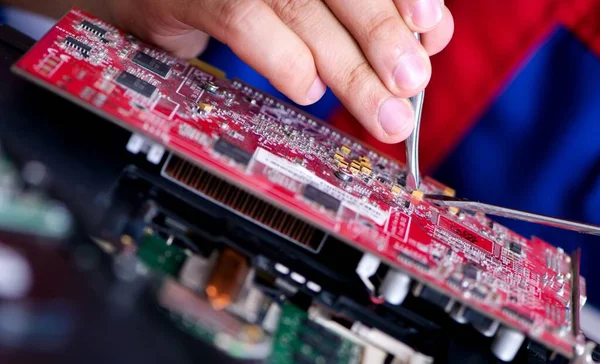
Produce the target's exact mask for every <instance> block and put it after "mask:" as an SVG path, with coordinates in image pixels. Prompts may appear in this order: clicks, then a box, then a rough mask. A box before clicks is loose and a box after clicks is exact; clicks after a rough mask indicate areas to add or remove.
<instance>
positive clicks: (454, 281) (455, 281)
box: [448, 274, 462, 287]
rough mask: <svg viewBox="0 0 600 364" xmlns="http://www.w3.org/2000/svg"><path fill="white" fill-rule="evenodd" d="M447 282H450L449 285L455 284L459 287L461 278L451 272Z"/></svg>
mask: <svg viewBox="0 0 600 364" xmlns="http://www.w3.org/2000/svg"><path fill="white" fill-rule="evenodd" d="M448 283H450V284H451V285H453V286H456V287H461V285H462V279H460V278H459V277H458V276H456V275H454V274H453V275H451V276H450V278H448Z"/></svg>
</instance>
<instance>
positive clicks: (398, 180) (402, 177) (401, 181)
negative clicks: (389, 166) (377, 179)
mask: <svg viewBox="0 0 600 364" xmlns="http://www.w3.org/2000/svg"><path fill="white" fill-rule="evenodd" d="M396 183H397V184H398V185H400V186H402V187H406V172H402V174H401V175H399V176H398V177H397V178H396Z"/></svg>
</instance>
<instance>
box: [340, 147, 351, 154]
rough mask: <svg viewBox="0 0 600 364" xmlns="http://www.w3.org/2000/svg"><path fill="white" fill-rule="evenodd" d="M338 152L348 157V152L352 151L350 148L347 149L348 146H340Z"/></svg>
mask: <svg viewBox="0 0 600 364" xmlns="http://www.w3.org/2000/svg"><path fill="white" fill-rule="evenodd" d="M340 151H341V152H342V153H344V154H345V155H348V154H350V152H351V151H352V149H350V147H349V146H347V145H342V146H341V147H340Z"/></svg>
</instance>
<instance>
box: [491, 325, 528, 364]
mask: <svg viewBox="0 0 600 364" xmlns="http://www.w3.org/2000/svg"><path fill="white" fill-rule="evenodd" d="M523 341H525V336H524V335H523V334H522V333H520V332H518V331H516V330H514V329H509V328H507V327H501V328H500V329H499V330H498V332H497V333H496V337H495V338H494V342H493V343H492V352H493V353H494V354H495V355H496V356H497V357H498V358H499V359H500V360H504V361H511V360H513V359H514V358H515V355H517V352H518V351H519V349H520V348H521V345H522V344H523Z"/></svg>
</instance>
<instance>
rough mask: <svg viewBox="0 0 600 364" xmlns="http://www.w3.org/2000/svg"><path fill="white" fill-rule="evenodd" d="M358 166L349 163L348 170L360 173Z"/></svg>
mask: <svg viewBox="0 0 600 364" xmlns="http://www.w3.org/2000/svg"><path fill="white" fill-rule="evenodd" d="M359 168H360V166H356V165H355V164H351V165H350V172H352V173H354V174H358V173H360V169H359Z"/></svg>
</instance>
